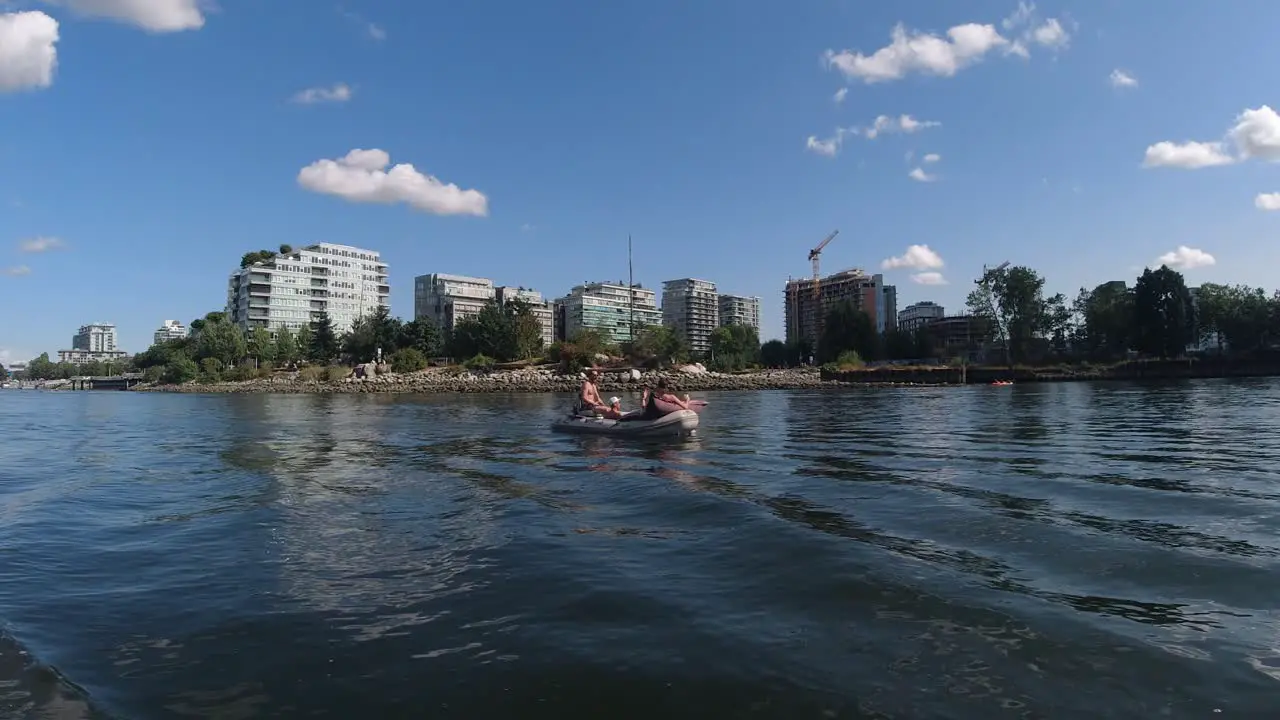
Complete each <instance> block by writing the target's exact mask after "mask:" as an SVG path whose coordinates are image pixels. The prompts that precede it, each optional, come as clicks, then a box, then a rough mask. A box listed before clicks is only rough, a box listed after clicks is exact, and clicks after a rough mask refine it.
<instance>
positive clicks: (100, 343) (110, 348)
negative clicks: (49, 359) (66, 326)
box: [58, 322, 128, 364]
mask: <svg viewBox="0 0 1280 720" xmlns="http://www.w3.org/2000/svg"><path fill="white" fill-rule="evenodd" d="M127 354H128V353H126V352H125V351H123V350H121V349H120V348H118V347H117V346H116V326H115V325H113V324H112V323H102V322H99V323H89V324H88V325H81V326H80V329H79V330H78V331H77V332H76V334H75V335H73V336H72V337H71V349H70V350H59V351H58V362H69V363H74V364H79V363H86V362H92V361H94V360H103V361H105V360H118V359H119V358H122V357H124V356H125V355H127Z"/></svg>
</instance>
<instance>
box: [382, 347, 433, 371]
mask: <svg viewBox="0 0 1280 720" xmlns="http://www.w3.org/2000/svg"><path fill="white" fill-rule="evenodd" d="M388 360H389V361H390V362H391V371H392V372H398V373H410V372H417V371H418V370H421V369H423V368H425V367H426V366H427V356H426V355H423V354H422V351H421V350H419V349H417V348H414V347H405V348H400V349H399V350H396V351H395V352H393V353H391V357H389V358H388Z"/></svg>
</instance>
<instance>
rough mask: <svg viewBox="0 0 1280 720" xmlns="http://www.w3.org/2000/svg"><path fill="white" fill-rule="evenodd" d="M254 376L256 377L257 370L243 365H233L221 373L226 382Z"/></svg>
mask: <svg viewBox="0 0 1280 720" xmlns="http://www.w3.org/2000/svg"><path fill="white" fill-rule="evenodd" d="M256 377H258V371H257V370H254V369H253V368H251V367H247V366H244V365H240V366H237V367H233V368H231V369H230V370H228V371H226V372H225V373H223V375H222V378H223V379H224V380H227V381H228V382H244V381H245V380H252V379H254V378H256Z"/></svg>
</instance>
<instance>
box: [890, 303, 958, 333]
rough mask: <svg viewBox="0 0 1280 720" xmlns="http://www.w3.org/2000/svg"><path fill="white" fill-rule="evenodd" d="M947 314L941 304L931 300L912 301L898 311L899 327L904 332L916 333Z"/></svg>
mask: <svg viewBox="0 0 1280 720" xmlns="http://www.w3.org/2000/svg"><path fill="white" fill-rule="evenodd" d="M946 314H947V313H946V310H944V309H943V307H942V306H941V305H939V304H938V303H936V302H932V301H930V300H925V301H923V302H918V303H912V304H910V305H908V306H906V307H905V308H903V309H902V312H899V313H898V329H899V330H901V331H902V332H904V333H914V332H915V331H917V330H919V329H920V328H922V327H924V326H925V325H928V324H929V323H931V322H933V321H934V320H937V319H938V318H941V317H945V316H946Z"/></svg>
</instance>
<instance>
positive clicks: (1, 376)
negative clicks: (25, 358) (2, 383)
mask: <svg viewBox="0 0 1280 720" xmlns="http://www.w3.org/2000/svg"><path fill="white" fill-rule="evenodd" d="M8 379H9V369H8V368H6V367H5V366H3V365H0V380H8Z"/></svg>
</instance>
